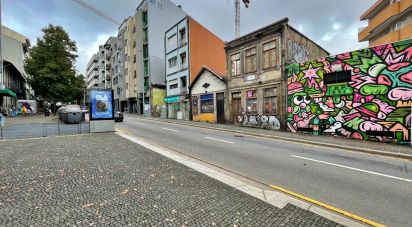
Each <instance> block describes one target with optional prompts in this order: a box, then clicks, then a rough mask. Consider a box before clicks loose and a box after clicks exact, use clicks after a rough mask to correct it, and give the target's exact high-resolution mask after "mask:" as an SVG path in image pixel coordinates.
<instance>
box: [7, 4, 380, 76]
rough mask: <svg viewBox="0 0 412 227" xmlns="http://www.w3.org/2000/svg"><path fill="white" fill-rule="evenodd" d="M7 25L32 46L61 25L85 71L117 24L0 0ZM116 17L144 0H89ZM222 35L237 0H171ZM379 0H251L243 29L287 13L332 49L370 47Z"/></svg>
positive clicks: (65, 8)
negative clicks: (369, 21) (365, 36)
mask: <svg viewBox="0 0 412 227" xmlns="http://www.w3.org/2000/svg"><path fill="white" fill-rule="evenodd" d="M1 1H2V3H3V4H2V12H3V16H2V18H3V24H4V25H6V26H8V27H10V28H11V29H13V30H15V31H17V32H19V33H21V34H23V35H25V36H27V37H28V38H29V39H30V41H31V43H32V45H33V44H35V41H36V38H37V37H39V36H41V35H42V33H41V29H42V28H43V27H46V26H47V25H48V24H49V23H51V24H54V25H61V26H62V27H63V28H64V29H65V30H66V31H67V32H68V33H69V35H70V37H71V39H74V40H75V41H76V42H77V47H78V54H79V58H78V59H77V64H76V66H77V69H78V71H79V73H83V74H84V73H85V68H86V65H87V62H88V60H89V59H90V57H91V56H92V55H93V53H95V52H97V50H98V46H99V45H101V44H103V43H104V42H105V41H106V40H107V38H108V37H109V36H111V35H117V26H116V25H115V24H113V23H111V22H110V21H107V20H105V19H104V18H102V17H99V16H97V15H95V14H93V13H91V12H90V11H88V10H86V9H84V8H82V7H81V6H79V5H77V4H76V3H74V2H73V1H72V0H1ZM84 1H85V2H87V3H88V4H90V5H92V6H94V7H95V8H97V9H99V10H101V11H102V12H104V13H105V14H107V15H110V16H111V17H112V18H114V19H116V20H118V21H123V19H124V18H125V17H127V16H129V15H132V14H133V13H134V10H135V9H136V7H137V6H138V5H139V3H140V2H141V1H140V0H84ZM172 1H173V2H175V3H176V4H180V5H182V7H183V10H185V11H186V12H187V13H188V14H189V15H190V16H192V17H193V18H194V19H196V20H197V21H198V22H200V23H201V24H202V25H203V26H204V27H206V28H208V29H209V30H210V31H211V32H213V33H215V34H216V35H217V36H219V37H220V38H221V39H223V40H225V41H230V40H232V39H233V38H234V29H235V27H234V4H233V0H207V1H206V0H172ZM375 1H376V0H344V1H342V0H310V1H309V0H251V4H250V6H249V8H248V9H246V8H244V7H243V5H242V8H241V29H240V30H241V34H246V33H249V32H251V31H254V30H256V29H258V28H260V27H263V26H265V25H267V24H270V23H273V22H275V21H277V20H279V19H282V18H284V17H289V23H290V24H291V25H292V26H294V27H295V28H297V29H299V30H300V31H301V32H303V33H304V34H305V35H306V36H308V37H309V38H311V39H312V40H314V41H315V42H317V43H318V44H320V45H321V46H322V47H323V48H325V49H326V50H328V51H329V52H330V53H332V54H338V53H342V52H346V51H350V50H354V49H359V48H362V47H365V46H367V44H366V43H358V40H357V37H358V36H357V35H358V28H359V27H362V26H365V22H360V21H359V17H360V15H361V14H362V13H363V12H364V11H365V10H366V9H367V8H369V7H370V6H371V5H372V4H373V3H374V2H375Z"/></svg>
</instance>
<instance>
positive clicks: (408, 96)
mask: <svg viewBox="0 0 412 227" xmlns="http://www.w3.org/2000/svg"><path fill="white" fill-rule="evenodd" d="M388 97H389V99H390V100H394V101H398V100H402V101H408V100H412V89H410V88H406V87H397V88H394V89H392V90H391V91H390V92H389V94H388Z"/></svg>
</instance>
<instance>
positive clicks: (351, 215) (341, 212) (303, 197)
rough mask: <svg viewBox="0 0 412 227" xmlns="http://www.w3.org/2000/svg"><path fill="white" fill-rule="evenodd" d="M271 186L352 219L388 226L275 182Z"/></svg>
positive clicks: (379, 226) (376, 226)
mask: <svg viewBox="0 0 412 227" xmlns="http://www.w3.org/2000/svg"><path fill="white" fill-rule="evenodd" d="M269 186H270V187H272V188H274V189H276V190H278V191H281V192H284V193H286V194H289V195H292V196H294V197H297V198H299V199H302V200H305V201H307V202H310V203H313V204H316V205H318V206H320V207H323V208H326V209H328V210H331V211H333V212H336V213H339V214H342V215H344V216H347V217H350V218H352V219H355V220H358V221H361V222H363V223H366V224H368V225H371V226H375V227H386V225H383V224H379V223H377V222H374V221H371V220H369V219H366V218H363V217H360V216H358V215H355V214H352V213H349V212H347V211H344V210H341V209H339V208H336V207H333V206H331V205H328V204H326V203H322V202H319V201H317V200H314V199H311V198H309V197H306V196H304V195H300V194H298V193H295V192H292V191H289V190H287V189H284V188H281V187H279V186H276V185H273V184H269Z"/></svg>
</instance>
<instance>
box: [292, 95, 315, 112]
mask: <svg viewBox="0 0 412 227" xmlns="http://www.w3.org/2000/svg"><path fill="white" fill-rule="evenodd" d="M311 101H312V98H311V97H310V96H308V95H306V94H304V95H303V94H298V95H296V96H295V97H294V98H293V103H294V104H295V105H296V106H299V107H300V108H302V109H305V108H306V106H308V105H309V103H310V102H311Z"/></svg>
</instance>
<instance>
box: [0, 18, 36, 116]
mask: <svg viewBox="0 0 412 227" xmlns="http://www.w3.org/2000/svg"><path fill="white" fill-rule="evenodd" d="M1 31H2V32H1V38H2V48H3V49H2V56H3V71H4V75H2V76H3V77H2V78H0V105H1V106H3V107H4V109H5V110H6V111H7V112H8V111H9V110H10V107H11V106H12V105H14V106H16V101H17V99H33V98H34V92H33V90H32V89H31V88H30V86H29V85H28V84H27V83H26V73H25V71H24V60H25V59H26V58H27V54H28V47H29V46H30V42H29V39H28V38H27V37H25V36H23V35H22V34H19V33H17V32H15V31H13V30H12V29H10V28H8V27H6V26H2V29H1Z"/></svg>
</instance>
